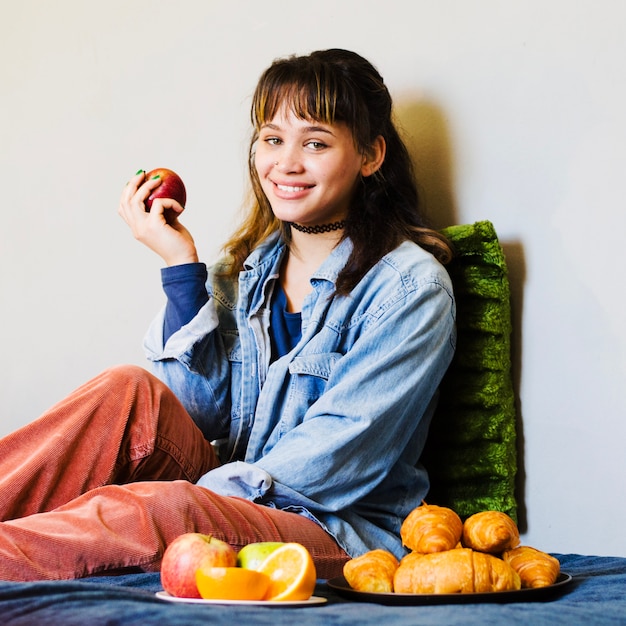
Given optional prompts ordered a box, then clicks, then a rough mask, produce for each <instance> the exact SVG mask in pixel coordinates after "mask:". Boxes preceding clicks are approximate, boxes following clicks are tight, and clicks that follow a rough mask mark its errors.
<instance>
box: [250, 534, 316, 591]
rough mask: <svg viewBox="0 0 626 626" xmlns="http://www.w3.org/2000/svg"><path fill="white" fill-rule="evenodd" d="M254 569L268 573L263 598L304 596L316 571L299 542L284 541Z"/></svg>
mask: <svg viewBox="0 0 626 626" xmlns="http://www.w3.org/2000/svg"><path fill="white" fill-rule="evenodd" d="M258 572H259V573H261V574H264V575H266V576H268V577H269V580H270V583H269V587H268V589H267V593H266V594H265V599H266V600H272V601H274V602H280V601H286V600H298V601H300V600H308V599H309V598H310V597H311V595H312V594H313V591H314V589H315V582H316V580H317V573H316V571H315V564H314V563H313V558H312V557H311V554H310V553H309V551H308V550H307V549H306V548H305V547H304V546H303V545H301V544H299V543H286V544H285V545H284V546H282V547H280V548H278V549H277V550H275V551H274V552H272V553H271V554H270V555H269V556H268V557H267V558H266V559H265V561H263V563H262V564H261V566H260V567H259V569H258Z"/></svg>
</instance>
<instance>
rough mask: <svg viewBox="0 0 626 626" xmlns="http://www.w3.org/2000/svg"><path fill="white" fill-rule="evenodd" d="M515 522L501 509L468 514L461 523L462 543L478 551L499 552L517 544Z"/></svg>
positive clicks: (517, 532) (517, 534)
mask: <svg viewBox="0 0 626 626" xmlns="http://www.w3.org/2000/svg"><path fill="white" fill-rule="evenodd" d="M519 541H520V538H519V530H518V528H517V524H516V523H515V522H514V521H513V520H512V519H511V518H510V517H509V516H508V515H507V514H506V513H502V512H501V511H482V512H481V513H475V514H474V515H470V517H468V518H467V519H466V520H465V523H464V524H463V539H462V542H463V545H464V546H465V547H466V548H472V549H473V550H478V551H480V552H489V553H490V554H500V553H501V552H502V551H503V550H510V549H511V548H515V547H517V546H518V545H519Z"/></svg>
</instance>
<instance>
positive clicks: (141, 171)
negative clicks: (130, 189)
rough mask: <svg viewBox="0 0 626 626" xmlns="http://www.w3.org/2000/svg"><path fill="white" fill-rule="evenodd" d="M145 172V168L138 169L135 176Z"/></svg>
mask: <svg viewBox="0 0 626 626" xmlns="http://www.w3.org/2000/svg"><path fill="white" fill-rule="evenodd" d="M144 172H145V170H137V171H136V172H135V176H137V174H143V173H144Z"/></svg>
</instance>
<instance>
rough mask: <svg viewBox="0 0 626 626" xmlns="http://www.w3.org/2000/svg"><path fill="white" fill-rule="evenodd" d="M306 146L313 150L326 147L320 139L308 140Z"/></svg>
mask: <svg viewBox="0 0 626 626" xmlns="http://www.w3.org/2000/svg"><path fill="white" fill-rule="evenodd" d="M307 146H309V148H312V149H313V150H323V149H324V148H326V147H327V144H325V143H323V142H322V141H309V143H308V144H307Z"/></svg>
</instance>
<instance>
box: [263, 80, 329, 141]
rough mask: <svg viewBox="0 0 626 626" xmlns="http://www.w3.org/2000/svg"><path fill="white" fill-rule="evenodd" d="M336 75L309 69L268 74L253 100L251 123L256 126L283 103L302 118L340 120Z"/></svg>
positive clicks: (271, 115) (319, 120)
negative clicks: (302, 71)
mask: <svg viewBox="0 0 626 626" xmlns="http://www.w3.org/2000/svg"><path fill="white" fill-rule="evenodd" d="M333 78H334V77H333V76H328V75H327V76H323V75H321V73H320V72H316V71H310V68H309V71H308V72H307V73H306V74H304V73H301V75H289V76H287V75H278V76H272V75H271V74H269V73H268V74H267V75H266V76H265V80H263V81H261V83H260V84H259V87H258V89H257V91H256V93H255V95H254V100H253V103H252V124H253V125H254V128H256V129H257V130H258V129H260V128H261V126H263V125H264V124H266V123H267V122H268V121H270V120H272V119H273V118H274V117H275V116H276V114H277V113H278V111H279V110H280V109H281V108H282V107H283V106H286V107H289V108H290V109H291V111H293V113H294V115H296V117H298V118H300V119H310V120H314V121H316V122H322V123H325V124H333V123H334V122H336V121H341V120H340V119H339V118H338V117H337V109H338V106H337V105H338V101H339V96H338V89H337V82H336V81H335V80H333Z"/></svg>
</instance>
